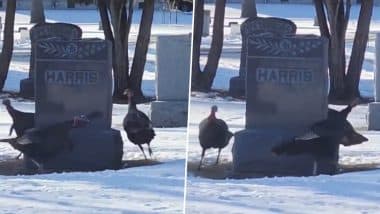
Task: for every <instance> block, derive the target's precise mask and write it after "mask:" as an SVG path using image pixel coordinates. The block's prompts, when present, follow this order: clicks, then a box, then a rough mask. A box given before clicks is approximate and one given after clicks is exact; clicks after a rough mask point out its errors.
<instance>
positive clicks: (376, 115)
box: [368, 33, 380, 130]
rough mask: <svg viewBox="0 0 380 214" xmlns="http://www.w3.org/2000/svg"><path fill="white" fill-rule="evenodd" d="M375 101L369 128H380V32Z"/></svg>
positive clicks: (369, 114)
mask: <svg viewBox="0 0 380 214" xmlns="http://www.w3.org/2000/svg"><path fill="white" fill-rule="evenodd" d="M375 43H376V44H375V45H376V48H375V49H376V51H375V55H376V59H375V64H376V69H375V86H374V89H375V90H374V91H375V102H373V103H370V104H369V106H368V111H369V113H368V129H369V130H380V33H377V34H376V42H375Z"/></svg>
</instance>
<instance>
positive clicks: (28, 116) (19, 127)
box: [3, 99, 34, 159]
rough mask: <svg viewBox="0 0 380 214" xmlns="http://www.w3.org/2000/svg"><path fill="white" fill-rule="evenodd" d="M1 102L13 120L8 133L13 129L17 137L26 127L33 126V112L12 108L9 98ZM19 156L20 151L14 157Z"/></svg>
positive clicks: (22, 133)
mask: <svg viewBox="0 0 380 214" xmlns="http://www.w3.org/2000/svg"><path fill="white" fill-rule="evenodd" d="M3 104H4V105H5V107H6V109H7V111H8V113H9V115H10V116H11V118H12V120H13V123H12V125H11V128H10V130H9V135H12V132H13V130H15V132H16V135H17V137H21V136H22V135H24V133H25V131H26V130H27V129H31V128H33V127H34V113H29V112H22V111H19V110H17V109H15V108H13V106H12V105H11V101H10V100H9V99H4V100H3ZM20 156H21V153H20V154H19V155H18V156H17V157H16V159H18V158H20Z"/></svg>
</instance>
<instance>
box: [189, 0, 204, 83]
mask: <svg viewBox="0 0 380 214" xmlns="http://www.w3.org/2000/svg"><path fill="white" fill-rule="evenodd" d="M194 4H195V5H194V16H193V53H192V65H191V88H192V90H193V89H194V90H195V89H196V88H198V83H199V81H200V73H201V67H200V62H199V61H200V56H201V43H202V30H203V16H204V0H198V1H195V2H194Z"/></svg>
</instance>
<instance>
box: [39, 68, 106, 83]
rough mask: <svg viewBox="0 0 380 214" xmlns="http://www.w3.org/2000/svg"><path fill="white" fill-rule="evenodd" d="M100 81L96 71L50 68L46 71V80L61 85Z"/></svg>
mask: <svg viewBox="0 0 380 214" xmlns="http://www.w3.org/2000/svg"><path fill="white" fill-rule="evenodd" d="M98 81H99V73H98V72H96V71H62V70H48V71H46V72H45V82H46V83H48V84H59V85H92V84H96V83H98Z"/></svg>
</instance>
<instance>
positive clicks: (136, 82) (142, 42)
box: [130, 0, 154, 97]
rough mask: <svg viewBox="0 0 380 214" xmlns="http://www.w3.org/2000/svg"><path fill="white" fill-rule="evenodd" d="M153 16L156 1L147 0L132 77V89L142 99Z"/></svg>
mask: <svg viewBox="0 0 380 214" xmlns="http://www.w3.org/2000/svg"><path fill="white" fill-rule="evenodd" d="M153 14H154V1H151V0H145V1H144V8H143V13H142V17H141V22H140V28H139V34H138V37H137V42H136V49H135V56H134V57H133V63H132V70H131V75H130V88H131V89H132V90H134V92H135V95H136V96H140V97H143V96H144V95H143V93H142V89H141V82H142V77H143V74H144V67H145V63H146V55H147V53H148V47H149V42H150V35H151V28H152V22H153Z"/></svg>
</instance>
